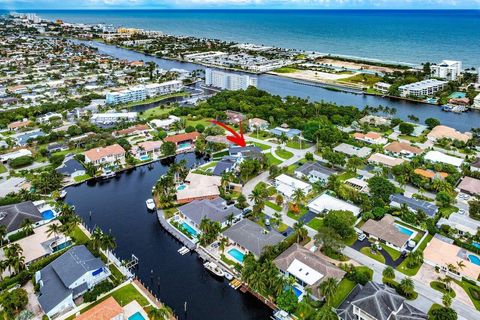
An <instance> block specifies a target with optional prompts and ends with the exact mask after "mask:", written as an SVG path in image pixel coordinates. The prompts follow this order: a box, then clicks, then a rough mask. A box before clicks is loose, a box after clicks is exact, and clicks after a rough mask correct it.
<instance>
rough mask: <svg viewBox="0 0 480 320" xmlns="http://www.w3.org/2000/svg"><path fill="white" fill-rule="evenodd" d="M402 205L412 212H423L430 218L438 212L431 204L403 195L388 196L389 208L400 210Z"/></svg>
mask: <svg viewBox="0 0 480 320" xmlns="http://www.w3.org/2000/svg"><path fill="white" fill-rule="evenodd" d="M402 205H406V206H407V208H408V209H409V210H410V211H412V212H417V213H418V212H419V211H423V212H424V213H425V214H426V215H427V216H429V217H431V218H432V217H434V216H435V215H436V214H437V212H438V207H437V206H436V205H434V204H433V203H431V202H428V201H425V200H419V199H415V198H409V197H405V196H404V195H403V194H399V193H397V194H392V195H390V206H392V207H395V208H401V207H402Z"/></svg>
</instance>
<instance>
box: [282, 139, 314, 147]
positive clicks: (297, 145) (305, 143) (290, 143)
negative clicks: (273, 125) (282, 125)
mask: <svg viewBox="0 0 480 320" xmlns="http://www.w3.org/2000/svg"><path fill="white" fill-rule="evenodd" d="M311 146H312V144H310V143H308V142H306V141H302V143H301V145H300V143H299V142H297V141H293V140H289V141H288V142H287V147H290V148H293V149H308V148H310V147H311Z"/></svg>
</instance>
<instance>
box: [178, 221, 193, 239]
mask: <svg viewBox="0 0 480 320" xmlns="http://www.w3.org/2000/svg"><path fill="white" fill-rule="evenodd" d="M181 226H182V227H183V228H184V229H185V230H187V232H188V233H190V234H191V235H192V236H193V237H196V236H197V230H195V229H193V228H192V226H191V225H189V224H188V223H186V222H185V221H183V222H182V224H181Z"/></svg>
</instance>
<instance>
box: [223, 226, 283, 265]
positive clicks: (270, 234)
mask: <svg viewBox="0 0 480 320" xmlns="http://www.w3.org/2000/svg"><path fill="white" fill-rule="evenodd" d="M223 235H224V236H225V237H227V238H228V239H230V240H231V241H232V242H234V243H235V244H236V245H237V246H239V247H240V248H241V249H243V250H246V251H248V252H250V253H252V254H253V255H254V256H255V257H259V256H260V255H261V254H262V252H263V249H264V248H265V247H267V246H274V245H277V244H278V243H280V242H281V241H282V240H283V239H285V236H283V235H282V234H280V233H278V232H277V231H275V230H270V231H268V230H265V229H264V228H262V227H261V226H260V225H258V224H256V223H255V222H253V221H251V220H249V219H243V220H240V221H239V222H237V223H235V224H234V225H233V226H231V227H230V228H228V229H227V230H226V231H224V232H223Z"/></svg>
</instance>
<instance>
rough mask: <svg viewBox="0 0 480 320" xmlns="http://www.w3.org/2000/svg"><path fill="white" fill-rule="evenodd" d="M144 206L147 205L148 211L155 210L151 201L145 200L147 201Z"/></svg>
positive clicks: (153, 202)
mask: <svg viewBox="0 0 480 320" xmlns="http://www.w3.org/2000/svg"><path fill="white" fill-rule="evenodd" d="M145 204H146V205H147V209H148V210H154V209H155V201H153V199H147V201H145Z"/></svg>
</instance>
